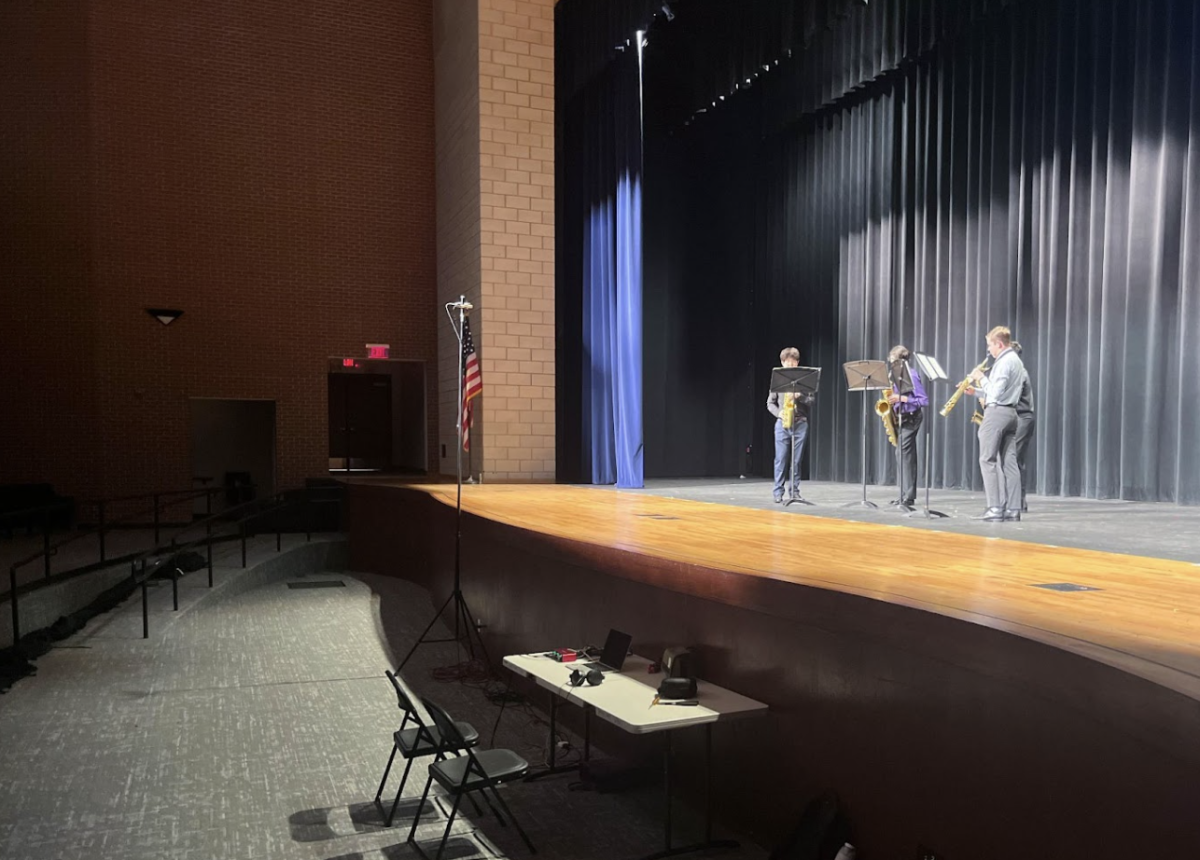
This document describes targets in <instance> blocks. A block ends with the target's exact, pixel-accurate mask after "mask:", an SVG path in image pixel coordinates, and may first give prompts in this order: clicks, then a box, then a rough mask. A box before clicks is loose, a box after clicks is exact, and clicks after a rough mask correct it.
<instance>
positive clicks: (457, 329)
mask: <svg viewBox="0 0 1200 860" xmlns="http://www.w3.org/2000/svg"><path fill="white" fill-rule="evenodd" d="M452 308H454V309H457V310H458V325H457V326H455V324H454V315H453V314H452V313H451V309H452ZM471 308H472V305H471V303H470V302H468V301H467V297H466V296H461V295H460V296H459V297H458V301H457V302H446V315H447V316H448V317H450V327H451V328H452V329H454V335H455V337H456V338H457V339H458V421H457V424H458V455H457V466H458V468H457V478H458V481H457V483H458V487H457V494H456V496H455V500H454V590H453V591H451V592H450V594H449V596H448V597H447V598H446V599H445V600H444V601H443V602H442V605H441V606H440V607H439V608H438V610H437V612H435V613H434V614H433V618H432V619H430V621H429V624H428V625H427V626H426V627H425V630H424V631H422V633H421V635H420V636H418V637H417V641H416V642H415V643H413V646H412V648H410V649H409V652H408V654H406V655H405V657H404V659H403V660H401V661H400V665H399V666H398V667H396V671H397V672H399V671H400V670H401V669H403V668H404V665H405V664H406V663H407V662H408V660H409V658H410V657H412V655H413V654H414V653H415V652H416V650H417V648H419V647H420V646H421V645H422V644H426V643H428V644H432V643H434V642H461V640H462V636H463V634H464V633H465V634H466V637H467V652H468V653H469V654H470V655H471V659H475V645H474V643H473V642H472V639H471V633H472V631H474V633H475V639H476V640H477V641H478V642H479V650H480V652H481V653H482V654H483V660H484V662H485V663H486V664H488V665H489V666H490V665H491V660H490V658H489V657H488V653H487V648H486V647H485V646H484V644H483V636H482V635H481V634H480V632H479V628H478V627H476V626H475V624H473V623H472V621H471V619H472V618H473V617H474V616H473V615H471V610H470V608H469V607H468V606H467V599H466V598H465V597H464V596H463V593H462V487H463V475H462V461H463V457H462V454H463V431H464V429H465V428H464V427H463V408H462V407H463V402H462V399H463V373H464V371H465V368H464V367H463V319H464V318H465V317H466V312H467V311H468V310H470V309H471ZM451 601H453V602H454V637H453V638H452V639H426V638H425V637H426V636H428V635H429V631H430V630H432V629H433V625H435V624H437V622H438V619H440V618H441V617H442V614H443V613H444V612H445V611H446V607H447V606H449V605H450V602H451ZM460 625H461V626H460Z"/></svg>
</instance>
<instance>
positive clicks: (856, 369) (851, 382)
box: [842, 359, 892, 391]
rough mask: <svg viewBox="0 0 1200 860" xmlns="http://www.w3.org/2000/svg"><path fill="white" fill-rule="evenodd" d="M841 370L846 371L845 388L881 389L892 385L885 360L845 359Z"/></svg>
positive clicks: (855, 389)
mask: <svg viewBox="0 0 1200 860" xmlns="http://www.w3.org/2000/svg"><path fill="white" fill-rule="evenodd" d="M842 370H843V371H845V373H846V388H847V390H849V391H882V390H883V389H885V388H891V387H892V382H891V380H890V379H888V366H887V362H886V361H871V360H869V359H864V360H862V361H847V362H846V363H845V364H843V365H842Z"/></svg>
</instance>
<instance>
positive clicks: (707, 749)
mask: <svg viewBox="0 0 1200 860" xmlns="http://www.w3.org/2000/svg"><path fill="white" fill-rule="evenodd" d="M672 734H673V732H667V733H666V735H667V751H666V760H665V762H664V764H663V782H664V784H665V794H666V797H665V801H666V831H667V832H666V848H664V849H663V850H662V851H656V852H655V853H654V854H649V855H647V856H646V857H644V858H642V860H661V858H664V857H676V856H678V855H680V854H690V853H691V852H693V851H705V850H707V849H709V848H737V847H738V843H737V841H736V840H733V839H713V838H712V819H713V792H712V724H711V723H709V724H706V725H705V726H704V795H705V797H704V841H703V842H694V843H692V844H690V845H681V846H679V847H678V848H672V847H671V735H672Z"/></svg>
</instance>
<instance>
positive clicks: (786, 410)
mask: <svg viewBox="0 0 1200 860" xmlns="http://www.w3.org/2000/svg"><path fill="white" fill-rule="evenodd" d="M779 420H780V421H782V422H783V429H784V430H791V429H792V423H793V422H794V421H795V420H796V395H795V394H793V393H792V392H790V391H787V392H784V395H783V409H782V410H781V411H780V413H779Z"/></svg>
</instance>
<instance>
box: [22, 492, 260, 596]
mask: <svg viewBox="0 0 1200 860" xmlns="http://www.w3.org/2000/svg"><path fill="white" fill-rule="evenodd" d="M248 486H251V485H242V486H240V487H239V488H238V489H242V488H243V487H248ZM226 489H228V488H227V487H205V488H203V489H190V490H164V491H163V492H160V493H147V494H144V495H136V496H119V497H115V498H111V499H98V500H92V501H89V502H85V504H94V505H98V506H99V513H100V523H99V525H97V526H95V527H94V528H90V529H84V530H83V531H80V532H76V533H75V534H72V535H69V536H68V537H65V538H62V539H61V540H58V541H55V542H53V543H51V542H50V541H49V534H48V533H47V540H46V543H45V545H44V546H43V547H42V550H41V551H40V552H35V553H33V554H32V555H30V556H28V557H26V558H23V559H21V560H20V561H18V562H16V564H15V565H14V567H15V568H17V569H18V570H19V569H21V568H22V567H24V566H25V565H27V564H30V563H32V562H34V561H36V560H37V559H39V558H45V562H46V573H45V575H46V577H47V578H48V577H49V576H50V556H51V555H54V554H56V553H57V551H58V548H59V547H62V546H66V545H67V544H69V543H72V542H74V541H77V540H83V539H84V538H89V537H93V536H95V537H98V538H99V540H100V561H105V551H106V547H105V542H104V535H105V534H107V533H108V532H110V531H112V530H113V529H114V528H116V527H117V526H118V525H120V524H122V523H127V522H131V521H133V520H134V519H136V518H138V517H142V516H145V514H146V513H148V512H149V513H151V514H153V516H154V541H155V543H157V542H158V536H159V532H160V530H161V522H160V519H159V516H158V514H159V511H160V510H161V508H162V507H163V505H160V504H159V503H158V501H157V500H158V499H159V498H161V497H163V496H182V498H179V499H176V500H175V501H173V502H172V503H171V504H178V503H179V502H186V501H188V500H189V499H198V498H200V497H201V496H204V497H205V502H206V508H207V509H208V510H211V509H212V494H213V493H222V492H225V490H226ZM143 498H154V499H155V503H154V507H153V508H142V509H140V510H137V511H135V512H134V513H132V514H127V515H126V516H124V517H119V518H118V519H115V520H112V521H106V520H105V516H104V510H105V506H106V505H107V504H108V503H109V502H120V501H131V500H136V499H143Z"/></svg>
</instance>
